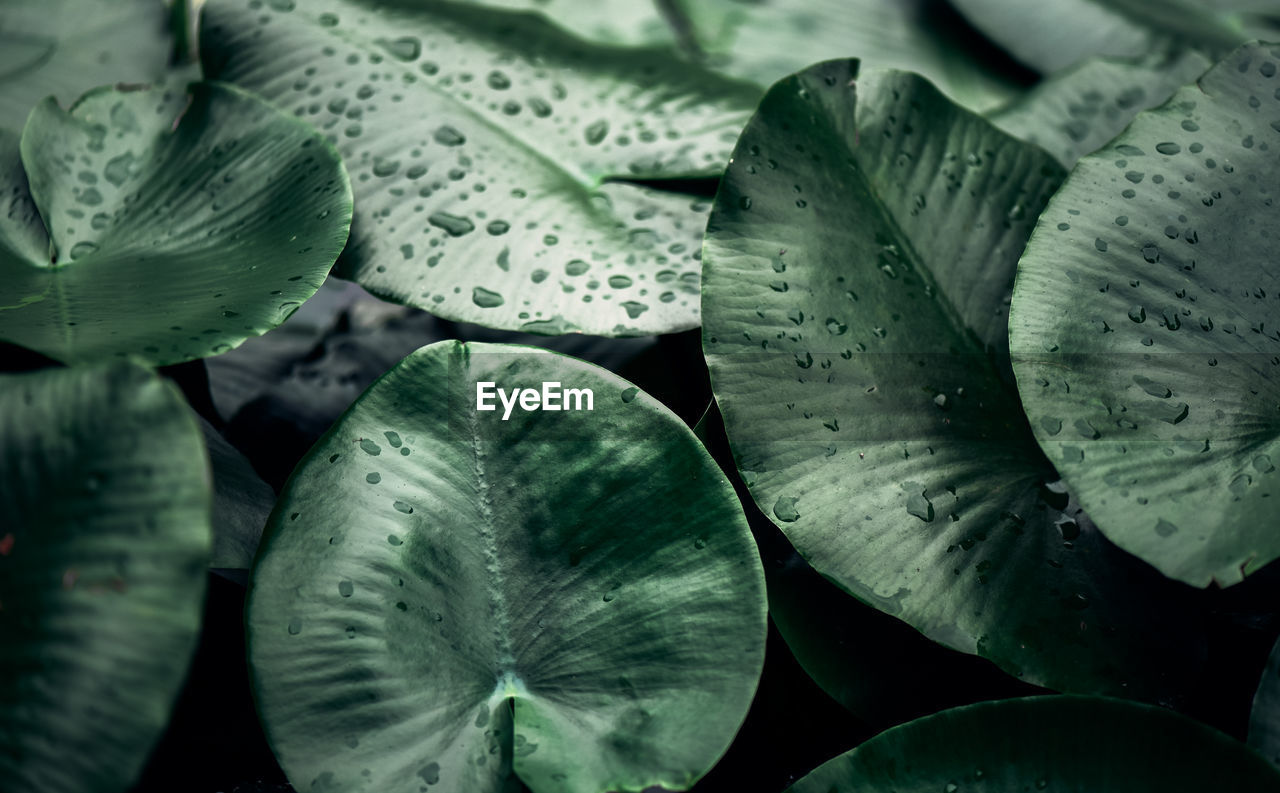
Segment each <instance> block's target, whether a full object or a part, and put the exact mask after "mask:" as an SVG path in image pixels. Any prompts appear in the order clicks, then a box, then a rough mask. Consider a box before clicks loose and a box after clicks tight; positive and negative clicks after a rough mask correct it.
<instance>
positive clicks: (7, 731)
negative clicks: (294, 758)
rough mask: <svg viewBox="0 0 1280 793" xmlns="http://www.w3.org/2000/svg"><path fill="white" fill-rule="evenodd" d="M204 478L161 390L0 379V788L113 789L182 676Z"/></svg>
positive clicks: (169, 390)
mask: <svg viewBox="0 0 1280 793" xmlns="http://www.w3.org/2000/svg"><path fill="white" fill-rule="evenodd" d="M208 480H209V470H208V463H207V462H206V459H205V453H204V446H203V443H202V442H201V438H200V429H199V427H198V426H197V425H196V421H195V416H194V415H193V414H192V412H191V410H190V409H189V408H188V407H187V406H186V403H185V402H183V400H182V397H181V396H180V395H179V394H178V392H177V390H176V389H175V388H173V387H172V386H170V385H168V384H166V383H164V382H163V381H161V380H160V379H159V378H157V377H156V376H155V375H154V374H152V373H150V372H148V371H146V370H145V369H142V368H141V367H139V366H136V365H134V364H128V363H117V364H112V365H107V366H90V367H84V368H75V369H49V370H44V371H41V372H37V373H34V374H27V375H7V376H0V636H3V637H4V640H3V641H0V779H3V780H4V782H3V787H4V789H5V790H6V791H8V792H9V793H86V791H91V792H92V793H119V792H120V791H124V790H126V789H128V788H129V786H130V785H131V784H132V783H133V781H134V777H135V776H136V775H137V773H138V771H139V770H140V769H141V767H142V764H143V761H144V760H145V759H146V757H147V753H148V752H149V751H150V749H151V746H152V744H154V743H155V740H156V739H157V738H158V737H159V736H160V733H161V731H162V730H163V729H164V726H165V723H166V722H167V721H168V717H169V710H170V708H171V706H172V704H173V700H174V698H175V696H176V695H177V692H178V689H179V687H180V686H181V684H182V681H183V679H184V678H185V676H186V662H187V660H188V659H189V658H190V657H191V653H192V651H193V650H194V649H195V644H196V638H197V636H198V634H199V630H200V618H201V611H202V606H203V600H204V590H205V566H206V565H207V564H208V562H209V548H210V530H209V499H210V494H209V481H208Z"/></svg>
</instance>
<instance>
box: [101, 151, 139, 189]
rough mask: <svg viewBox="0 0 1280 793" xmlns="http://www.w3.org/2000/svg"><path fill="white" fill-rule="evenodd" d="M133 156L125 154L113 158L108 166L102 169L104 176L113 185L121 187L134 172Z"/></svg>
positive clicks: (108, 162) (129, 153) (128, 153)
mask: <svg viewBox="0 0 1280 793" xmlns="http://www.w3.org/2000/svg"><path fill="white" fill-rule="evenodd" d="M133 159H134V158H133V154H132V153H131V152H125V153H124V154H121V155H120V156H118V157H113V158H111V159H110V160H108V161H107V165H106V167H105V168H103V169H102V176H103V178H104V179H106V180H107V181H108V182H110V183H111V184H113V185H115V186H116V187H120V186H121V185H123V184H124V183H125V181H126V180H127V179H128V178H129V174H130V173H131V171H132V170H133Z"/></svg>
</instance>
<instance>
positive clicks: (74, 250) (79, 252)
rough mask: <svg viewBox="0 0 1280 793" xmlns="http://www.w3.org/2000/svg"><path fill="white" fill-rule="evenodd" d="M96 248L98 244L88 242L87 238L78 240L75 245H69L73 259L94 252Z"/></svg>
mask: <svg viewBox="0 0 1280 793" xmlns="http://www.w3.org/2000/svg"><path fill="white" fill-rule="evenodd" d="M97 250H98V246H97V245H96V244H94V243H92V242H89V241H88V240H81V241H80V242H77V243H76V244H75V245H72V246H71V259H72V260H75V259H79V258H81V257H84V256H88V255H89V254H91V253H94V252H96V251H97Z"/></svg>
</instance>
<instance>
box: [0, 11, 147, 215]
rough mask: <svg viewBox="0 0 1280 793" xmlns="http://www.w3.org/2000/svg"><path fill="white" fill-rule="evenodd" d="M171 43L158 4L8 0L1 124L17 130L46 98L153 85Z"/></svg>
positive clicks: (0, 38)
mask: <svg viewBox="0 0 1280 793" xmlns="http://www.w3.org/2000/svg"><path fill="white" fill-rule="evenodd" d="M170 46H171V42H170V38H169V34H168V30H167V14H166V12H165V8H164V4H163V3H161V2H160V0H91V2H85V0H5V1H4V2H3V3H0V127H3V128H8V129H10V130H12V131H14V132H18V131H20V130H21V129H22V125H23V124H24V123H25V122H26V120H27V115H28V114H29V113H30V112H31V108H33V107H35V106H36V105H37V104H38V103H39V102H40V101H41V100H43V99H44V98H45V97H48V96H55V97H56V98H57V99H58V100H60V101H61V102H62V103H63V104H70V103H71V102H73V101H75V99H76V98H77V97H79V96H80V95H81V94H83V93H84V92H86V91H88V90H89V89H90V88H94V87H97V86H99V85H103V84H105V83H145V82H149V81H151V80H155V79H157V78H159V77H161V76H162V75H164V73H165V67H166V66H167V65H168V62H169V49H170ZM4 187H5V189H4V191H3V192H8V187H9V186H8V185H5V186H4Z"/></svg>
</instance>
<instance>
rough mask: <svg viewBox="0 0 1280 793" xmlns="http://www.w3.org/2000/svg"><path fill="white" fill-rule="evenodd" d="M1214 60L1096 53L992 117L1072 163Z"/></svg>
mask: <svg viewBox="0 0 1280 793" xmlns="http://www.w3.org/2000/svg"><path fill="white" fill-rule="evenodd" d="M1212 65H1213V64H1212V63H1211V62H1210V61H1209V60H1208V59H1206V58H1205V57H1204V56H1202V55H1200V54H1199V53H1195V52H1187V53H1183V54H1182V55H1180V56H1179V57H1176V58H1169V59H1166V58H1150V59H1141V60H1126V59H1120V58H1091V59H1089V60H1087V61H1083V62H1082V63H1080V64H1079V65H1077V66H1074V67H1072V68H1070V69H1068V70H1066V71H1064V72H1061V73H1059V74H1055V75H1053V76H1052V77H1047V78H1045V79H1044V80H1043V81H1041V82H1040V84H1039V85H1037V86H1036V87H1035V88H1033V89H1031V91H1029V92H1028V93H1027V95H1026V96H1024V97H1022V98H1021V99H1019V100H1018V101H1016V102H1014V103H1013V104H1011V105H1009V106H1007V107H1004V108H1001V109H1000V110H999V111H998V112H995V113H992V114H990V115H989V116H988V117H989V118H990V119H991V120H992V121H993V122H995V125H996V126H998V127H1000V128H1001V129H1003V130H1004V131H1005V132H1008V133H1009V134H1010V135H1013V136H1015V137H1019V138H1022V139H1023V140H1025V141H1028V142H1030V143H1034V144H1036V145H1038V146H1041V147H1043V148H1044V149H1046V150H1047V151H1048V152H1049V153H1050V154H1052V155H1054V156H1055V157H1057V158H1058V162H1060V163H1062V165H1063V166H1064V167H1066V168H1071V167H1073V166H1074V165H1075V164H1076V162H1077V161H1079V159H1080V158H1081V157H1083V156H1084V155H1086V154H1089V153H1090V152H1093V151H1096V150H1097V149H1099V148H1101V147H1102V145H1103V144H1105V143H1108V142H1110V141H1111V139H1112V138H1114V137H1115V136H1116V135H1119V134H1120V133H1121V132H1122V131H1123V130H1124V128H1125V127H1127V126H1129V122H1131V121H1133V117H1134V116H1136V115H1137V114H1138V113H1140V112H1142V111H1143V110H1147V109H1149V108H1152V107H1155V106H1156V105H1160V104H1164V102H1166V101H1167V100H1168V99H1169V97H1170V96H1172V95H1173V92H1174V91H1176V90H1177V89H1179V88H1181V87H1182V86H1183V85H1185V84H1186V83H1189V82H1191V81H1192V80H1194V79H1196V78H1197V77H1199V76H1200V75H1201V74H1204V73H1205V72H1206V71H1208V69H1209V67H1210V66H1212Z"/></svg>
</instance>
